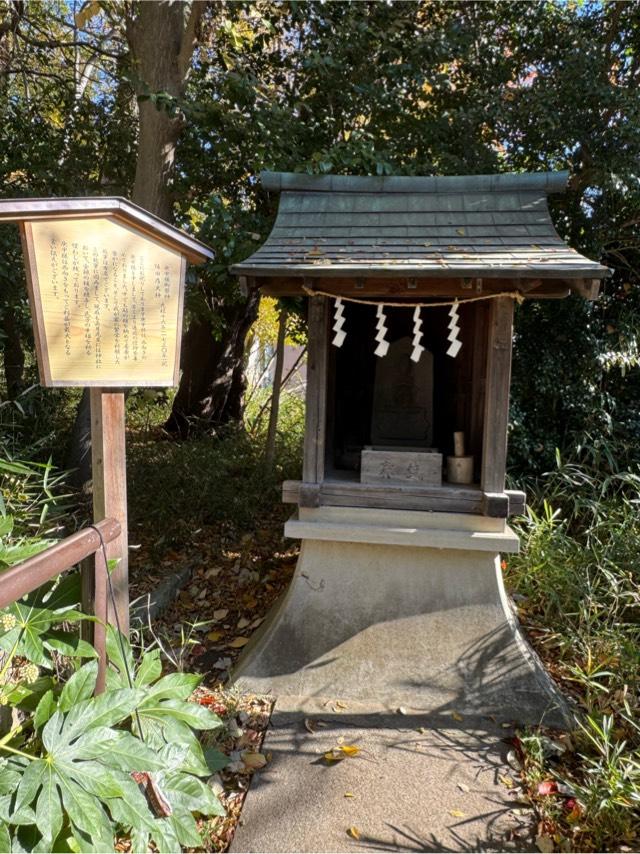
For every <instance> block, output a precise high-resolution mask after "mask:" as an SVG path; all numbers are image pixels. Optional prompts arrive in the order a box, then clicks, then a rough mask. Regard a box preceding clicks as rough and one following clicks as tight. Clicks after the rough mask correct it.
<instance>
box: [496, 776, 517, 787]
mask: <svg viewBox="0 0 640 854" xmlns="http://www.w3.org/2000/svg"><path fill="white" fill-rule="evenodd" d="M498 780H500V782H501V783H502V785H503V786H506V787H507V789H513V787H514V786H515V783H514V782H513V780H512V779H511V777H504V776H503V775H502V774H498Z"/></svg>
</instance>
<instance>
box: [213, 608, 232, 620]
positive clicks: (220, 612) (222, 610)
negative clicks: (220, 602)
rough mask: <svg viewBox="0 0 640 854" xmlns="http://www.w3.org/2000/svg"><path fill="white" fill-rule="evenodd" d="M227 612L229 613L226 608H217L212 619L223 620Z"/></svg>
mask: <svg viewBox="0 0 640 854" xmlns="http://www.w3.org/2000/svg"><path fill="white" fill-rule="evenodd" d="M228 613H229V609H228V608H218V610H217V611H214V612H213V619H214V620H224V618H225V617H226V616H227V614H228Z"/></svg>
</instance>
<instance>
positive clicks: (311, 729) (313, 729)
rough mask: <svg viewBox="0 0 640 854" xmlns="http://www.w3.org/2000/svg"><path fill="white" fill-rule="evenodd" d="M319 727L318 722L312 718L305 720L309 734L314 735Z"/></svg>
mask: <svg viewBox="0 0 640 854" xmlns="http://www.w3.org/2000/svg"><path fill="white" fill-rule="evenodd" d="M317 726H318V721H314V720H312V719H311V718H305V719H304V728H305V729H306V731H307V732H310V733H311V734H312V735H313V734H314V733H315V732H316V727H317Z"/></svg>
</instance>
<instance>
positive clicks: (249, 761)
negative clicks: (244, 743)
mask: <svg viewBox="0 0 640 854" xmlns="http://www.w3.org/2000/svg"><path fill="white" fill-rule="evenodd" d="M242 761H243V762H244V764H245V765H246V766H247V768H252V769H253V770H254V771H257V770H258V768H264V766H265V765H266V764H267V757H266V756H265V755H264V754H263V753H253V752H252V751H245V753H243V754H242Z"/></svg>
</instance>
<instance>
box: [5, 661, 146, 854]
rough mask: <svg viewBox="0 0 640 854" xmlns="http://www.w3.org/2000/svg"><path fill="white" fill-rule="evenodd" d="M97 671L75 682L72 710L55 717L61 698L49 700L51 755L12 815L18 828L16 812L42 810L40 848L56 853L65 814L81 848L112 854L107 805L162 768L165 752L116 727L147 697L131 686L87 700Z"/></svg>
mask: <svg viewBox="0 0 640 854" xmlns="http://www.w3.org/2000/svg"><path fill="white" fill-rule="evenodd" d="M95 669H96V668H95V663H90V664H88V665H85V666H84V668H81V670H80V671H78V672H77V673H76V674H75V675H74V676H73V677H72V679H71V680H69V683H67V686H66V690H67V694H66V695H64V692H63V695H64V696H63V695H61V697H60V703H61V704H62V705H63V706H64V707H65V708H66V707H67V706H68V707H69V710H68V711H67V712H66V713H65V712H64V711H60V710H57V711H54V712H53V713H52V714H51V710H52V709H53V705H54V701H53V699H52V698H49V697H43V699H42V701H41V704H40V706H42V707H43V709H44V710H43V711H42V712H41V713H40V717H42V718H44V717H45V716H46V715H47V714H50V715H51V716H50V717H49V719H48V721H47V723H46V724H45V725H44V727H43V729H42V743H43V747H44V750H45V751H46V753H45V754H44V756H43V757H42V758H39V759H35V760H33V761H32V762H30V763H29V764H28V766H27V767H26V769H25V770H24V774H23V775H22V779H21V781H20V783H19V785H18V788H17V792H16V795H15V800H14V802H13V804H10V805H8V806H10V807H11V811H12V813H13V814H12V815H9V816H7V818H9V819H10V821H11V823H16V824H17V823H18V822H16V821H15V813H20V811H21V810H25V809H27V810H28V809H30V808H35V823H36V825H37V827H38V830H39V832H40V833H41V835H42V839H41V842H40V843H38V848H39V850H45V851H46V850H51V847H52V846H53V844H54V842H55V840H56V837H57V836H58V834H59V833H60V831H61V829H62V826H63V822H64V819H65V815H66V817H67V820H68V822H69V825H70V827H71V830H72V832H73V835H74V838H75V839H76V842H77V844H78V846H79V847H80V850H82V851H110V850H112V847H113V836H114V832H115V827H114V825H113V822H112V818H111V816H110V815H109V812H108V811H107V809H106V807H105V804H108V803H110V802H112V801H113V800H114V799H119V798H123V797H124V795H125V792H127V791H128V789H129V783H130V782H131V780H130V776H129V775H130V773H131V772H132V771H149V770H154V769H159V768H160V767H161V761H160V760H159V758H158V755H157V754H156V753H155V752H153V751H152V750H151V749H149V748H148V747H147V746H146V745H144V744H143V743H142V742H141V741H140V740H139V739H137V738H135V737H134V736H133V735H131V733H128V732H126V731H124V730H115V729H112V727H113V726H115V725H117V724H120V723H122V722H123V721H125V720H127V719H128V718H129V717H130V716H131V714H132V712H133V710H134V708H135V706H136V704H137V703H138V702H139V701H140V694H139V692H138V691H136V690H131V689H128V688H127V689H120V690H118V691H112V692H106V693H104V694H101V695H100V696H99V697H88V698H87V697H86V694H87V693H89V692H90V691H92V690H93V686H94V685H95ZM69 704H71V705H69ZM40 706H39V707H38V708H39V709H40ZM147 810H148V808H147ZM6 811H7V810H6V808H5V812H6ZM148 811H149V810H148ZM1 812H2V810H1V805H0V819H3V820H6V818H5V815H2V814H1ZM149 814H150V815H151V813H150V812H149Z"/></svg>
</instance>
